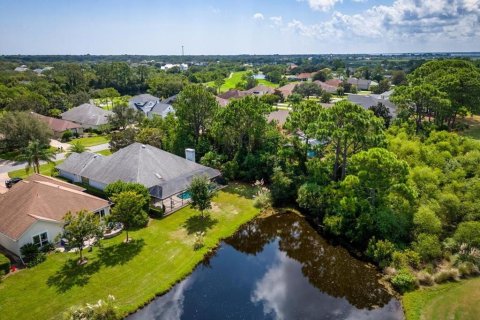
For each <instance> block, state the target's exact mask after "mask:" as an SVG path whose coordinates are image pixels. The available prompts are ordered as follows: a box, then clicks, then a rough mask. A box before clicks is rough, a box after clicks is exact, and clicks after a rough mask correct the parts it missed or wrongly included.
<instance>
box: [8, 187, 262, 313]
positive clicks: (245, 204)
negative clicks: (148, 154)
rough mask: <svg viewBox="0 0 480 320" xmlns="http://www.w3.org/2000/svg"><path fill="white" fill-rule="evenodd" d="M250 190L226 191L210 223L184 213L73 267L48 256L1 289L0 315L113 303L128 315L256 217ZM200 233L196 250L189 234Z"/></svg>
mask: <svg viewBox="0 0 480 320" xmlns="http://www.w3.org/2000/svg"><path fill="white" fill-rule="evenodd" d="M249 189H252V188H251V187H249V186H243V185H231V186H229V187H227V188H225V189H223V191H220V192H219V193H218V195H217V196H216V198H215V199H214V204H213V209H212V210H211V214H210V216H209V218H207V219H202V218H201V217H200V215H199V213H198V212H197V211H194V210H192V209H190V208H184V209H181V210H179V211H178V212H176V213H174V214H172V215H171V216H168V217H166V218H163V219H161V220H152V221H150V223H149V226H148V227H146V228H143V229H140V230H138V231H133V232H131V233H130V235H131V236H132V238H133V239H134V241H132V242H130V243H128V244H125V243H123V240H124V239H125V234H124V233H122V234H121V235H120V236H117V237H115V238H113V239H109V240H105V241H103V242H102V243H103V247H102V248H101V249H100V248H95V249H94V250H93V252H88V253H86V256H87V257H88V260H89V262H88V264H86V265H84V266H78V265H77V264H76V261H77V259H78V255H77V254H74V253H52V254H50V255H49V256H48V258H47V260H46V261H45V262H43V263H42V264H40V265H38V266H36V267H34V268H32V269H26V270H23V271H19V272H18V273H17V274H14V275H11V276H9V277H7V278H6V279H4V281H3V282H2V283H0V314H1V315H2V317H3V318H5V319H35V320H36V319H61V317H62V312H63V311H65V310H66V309H68V308H70V307H71V306H73V305H79V304H83V303H87V302H96V301H97V300H98V299H106V298H107V296H108V295H109V294H112V295H114V296H115V298H116V302H117V305H118V306H119V311H120V312H121V313H122V314H124V315H125V314H126V313H128V312H132V311H134V310H136V309H137V308H138V307H140V306H142V305H144V304H145V303H146V302H148V301H150V300H151V299H152V298H154V297H155V295H157V294H159V293H162V292H165V291H167V290H168V289H169V288H170V287H171V286H173V285H174V284H175V283H176V282H177V281H179V280H181V279H182V278H184V277H185V276H186V275H188V274H189V273H190V272H191V271H192V270H193V269H194V267H195V266H196V265H197V264H198V263H199V262H200V261H201V260H202V259H203V257H204V256H205V254H207V252H209V251H210V250H211V249H213V248H214V247H215V246H216V245H217V244H218V242H219V241H220V239H222V238H225V237H228V236H230V235H231V234H233V233H234V232H235V231H236V230H237V228H238V227H239V226H240V225H242V224H243V223H245V222H247V221H249V220H250V219H252V218H253V217H255V216H256V215H257V214H258V213H259V210H258V209H256V208H255V207H254V206H253V200H252V199H251V198H245V197H244V196H242V195H245V194H252V192H250V191H251V190H249ZM198 231H205V232H206V235H205V238H204V246H203V247H202V248H201V249H199V250H197V251H195V250H194V249H193V244H194V241H195V233H196V232H198Z"/></svg>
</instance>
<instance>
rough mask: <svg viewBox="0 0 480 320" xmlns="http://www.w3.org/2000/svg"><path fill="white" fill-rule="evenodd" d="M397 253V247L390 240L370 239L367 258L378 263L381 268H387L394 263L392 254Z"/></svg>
mask: <svg viewBox="0 0 480 320" xmlns="http://www.w3.org/2000/svg"><path fill="white" fill-rule="evenodd" d="M394 252H395V245H394V244H393V243H391V242H390V241H388V240H378V241H376V240H375V238H372V239H370V241H369V243H368V247H367V252H366V254H367V256H369V257H370V258H371V259H372V260H373V261H375V262H376V263H378V265H379V266H380V267H381V268H385V267H387V266H388V265H389V264H390V263H391V262H392V254H393V253H394Z"/></svg>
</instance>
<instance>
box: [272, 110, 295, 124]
mask: <svg viewBox="0 0 480 320" xmlns="http://www.w3.org/2000/svg"><path fill="white" fill-rule="evenodd" d="M289 114H290V110H277V111H273V112H271V113H270V114H269V115H268V122H271V121H277V122H278V124H279V125H280V126H283V125H284V124H285V122H287V118H288V115H289Z"/></svg>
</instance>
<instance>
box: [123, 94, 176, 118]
mask: <svg viewBox="0 0 480 320" xmlns="http://www.w3.org/2000/svg"><path fill="white" fill-rule="evenodd" d="M128 104H129V106H130V108H133V109H135V110H138V111H141V112H143V114H144V115H145V116H146V117H148V118H152V117H153V116H154V115H157V116H161V117H162V118H165V117H166V116H167V114H169V113H170V112H173V111H174V110H173V106H172V105H171V104H168V103H165V102H162V101H160V99H159V98H157V97H155V96H152V95H151V94H148V93H146V94H140V95H137V96H134V97H132V98H131V99H130V101H129V102H128Z"/></svg>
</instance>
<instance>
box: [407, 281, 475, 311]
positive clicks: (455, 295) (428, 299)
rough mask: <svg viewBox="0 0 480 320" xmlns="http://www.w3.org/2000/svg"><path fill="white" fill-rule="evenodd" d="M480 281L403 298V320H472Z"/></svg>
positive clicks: (439, 288) (415, 292)
mask: <svg viewBox="0 0 480 320" xmlns="http://www.w3.org/2000/svg"><path fill="white" fill-rule="evenodd" d="M479 299H480V278H475V279H469V280H463V281H460V282H452V283H447V284H442V285H438V286H434V287H431V288H426V289H422V290H417V291H414V292H410V293H407V294H405V295H404V297H403V307H404V310H405V315H406V318H407V320H429V319H435V320H443V319H445V320H447V319H455V320H456V319H458V320H476V319H478V318H479V315H480V304H479Z"/></svg>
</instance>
